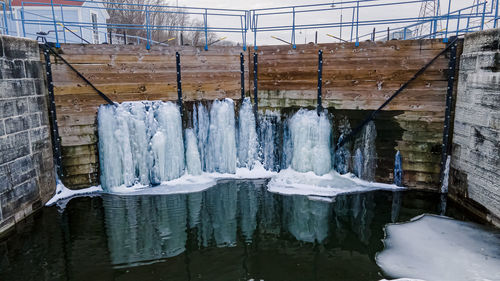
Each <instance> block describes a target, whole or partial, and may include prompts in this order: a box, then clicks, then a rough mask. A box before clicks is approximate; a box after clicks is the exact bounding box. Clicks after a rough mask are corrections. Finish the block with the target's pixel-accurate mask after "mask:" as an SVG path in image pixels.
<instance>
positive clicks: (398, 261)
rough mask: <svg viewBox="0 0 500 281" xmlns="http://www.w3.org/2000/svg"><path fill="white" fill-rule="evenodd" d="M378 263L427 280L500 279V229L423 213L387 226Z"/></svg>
mask: <svg viewBox="0 0 500 281" xmlns="http://www.w3.org/2000/svg"><path fill="white" fill-rule="evenodd" d="M384 244H385V249H384V250H383V251H382V252H380V253H378V254H377V256H376V261H377V264H378V265H379V266H380V267H381V268H382V270H383V271H384V273H385V274H386V275H387V276H389V277H392V278H416V279H423V280H427V281H470V280H500V270H499V269H500V232H498V230H493V229H486V228H485V227H482V226H480V225H477V224H474V223H470V222H462V221H457V220H453V219H450V218H446V217H440V216H433V215H424V216H420V217H417V218H415V219H413V220H412V221H411V222H408V223H403V224H390V225H388V226H387V227H386V238H385V240H384Z"/></svg>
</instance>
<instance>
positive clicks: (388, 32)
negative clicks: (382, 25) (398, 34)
mask: <svg viewBox="0 0 500 281" xmlns="http://www.w3.org/2000/svg"><path fill="white" fill-rule="evenodd" d="M389 40H391V29H390V28H389V27H387V41H389Z"/></svg>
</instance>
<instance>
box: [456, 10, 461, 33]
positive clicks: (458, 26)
mask: <svg viewBox="0 0 500 281" xmlns="http://www.w3.org/2000/svg"><path fill="white" fill-rule="evenodd" d="M461 12H462V11H458V18H457V32H456V33H455V36H457V37H458V33H459V31H460V15H461Z"/></svg>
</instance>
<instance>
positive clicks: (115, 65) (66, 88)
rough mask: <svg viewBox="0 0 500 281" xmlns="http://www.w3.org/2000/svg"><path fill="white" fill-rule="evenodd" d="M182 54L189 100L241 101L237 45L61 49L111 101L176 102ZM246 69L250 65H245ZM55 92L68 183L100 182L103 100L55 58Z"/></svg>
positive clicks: (70, 46) (185, 95)
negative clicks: (206, 48) (178, 61)
mask: <svg viewBox="0 0 500 281" xmlns="http://www.w3.org/2000/svg"><path fill="white" fill-rule="evenodd" d="M176 51H178V52H179V53H180V54H181V66H182V90H183V99H184V100H185V101H192V100H202V99H203V100H213V99H220V98H226V97H229V98H233V99H238V98H239V97H240V95H241V94H240V91H241V90H240V53H241V51H242V50H241V48H239V47H217V48H210V50H209V51H203V50H201V49H196V48H191V47H183V48H182V49H178V48H174V47H161V46H154V47H152V48H151V50H149V51H148V50H146V49H145V48H144V47H143V46H120V45H72V44H68V45H63V46H62V47H61V49H60V52H61V55H62V56H63V57H64V58H65V59H66V60H67V61H68V62H69V63H71V64H72V65H74V67H75V68H76V69H77V70H78V71H80V72H81V73H82V74H83V75H84V76H85V77H86V78H87V79H89V80H90V81H91V82H92V83H93V84H94V85H95V86H96V87H97V88H98V89H99V90H101V91H102V92H104V93H105V94H106V95H108V96H109V97H110V98H111V99H112V100H113V101H116V102H123V101H137V100H163V101H169V100H170V101H175V100H177V80H176V78H177V77H176V75H177V71H176V65H175V52H176ZM246 69H248V67H246ZM52 70H53V73H54V90H55V99H56V104H57V114H58V119H59V120H58V121H59V126H60V127H59V128H60V135H61V141H62V146H63V147H62V152H63V166H64V169H63V171H64V175H65V177H64V179H63V180H64V182H65V184H67V185H68V186H70V187H73V188H79V187H86V186H90V185H95V184H98V175H99V157H98V150H97V141H98V138H97V109H98V108H99V105H101V104H104V103H105V101H104V100H103V99H102V98H101V97H100V96H99V95H98V94H97V93H96V92H95V91H94V90H93V89H92V88H91V87H90V86H89V85H87V84H86V83H85V82H84V81H82V80H81V79H80V78H79V77H78V76H77V75H76V74H75V73H74V72H73V71H72V70H71V69H69V67H68V66H67V65H65V64H63V63H62V62H61V61H58V60H57V59H54V58H53V66H52Z"/></svg>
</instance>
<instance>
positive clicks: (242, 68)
mask: <svg viewBox="0 0 500 281" xmlns="http://www.w3.org/2000/svg"><path fill="white" fill-rule="evenodd" d="M240 74H241V100H242V101H243V100H244V99H245V55H244V54H243V53H240Z"/></svg>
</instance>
